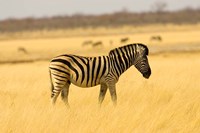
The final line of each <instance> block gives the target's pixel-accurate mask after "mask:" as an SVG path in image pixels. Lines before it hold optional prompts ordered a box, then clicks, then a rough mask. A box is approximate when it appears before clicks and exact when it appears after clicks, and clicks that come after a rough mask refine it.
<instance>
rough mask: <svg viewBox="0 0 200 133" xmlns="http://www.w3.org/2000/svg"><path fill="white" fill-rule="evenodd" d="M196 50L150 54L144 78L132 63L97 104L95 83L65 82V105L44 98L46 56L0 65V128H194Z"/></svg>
mask: <svg viewBox="0 0 200 133" xmlns="http://www.w3.org/2000/svg"><path fill="white" fill-rule="evenodd" d="M199 56H200V55H199V54H180V55H172V54H166V55H160V56H150V57H149V62H150V65H151V68H152V76H151V77H150V79H149V80H146V79H144V78H143V77H142V76H141V74H140V73H139V72H138V71H137V70H136V69H135V68H134V67H132V68H131V69H129V70H128V72H125V73H124V74H123V75H122V77H121V78H120V80H119V82H118V84H117V94H118V105H117V107H116V108H114V107H113V105H112V102H111V99H110V95H109V93H107V94H106V98H105V101H104V102H103V106H102V108H99V107H98V93H99V86H97V87H93V88H84V89H83V88H79V87H76V86H74V85H72V86H71V87H70V92H69V103H70V106H71V108H70V109H69V110H68V109H67V108H66V107H65V105H64V104H63V102H62V101H61V99H60V97H59V98H58V101H57V103H56V105H55V107H52V106H51V104H50V83H49V74H48V62H37V63H24V64H16V65H12V64H6V65H1V66H0V72H1V79H0V84H1V88H0V101H1V102H0V110H1V113H0V127H1V128H0V132H2V133H3V132H14V133H22V132H30V133H35V132H38V133H45V132H48V133H54V132H81V133H84V132H87V133H88V132H97V133H98V132H109V133H110V132H117V133H121V132H139V133H140V132H141V133H143V132H145V133H152V132H174V133H179V132H181V133H182V132H184V133H188V132H197V133H198V132H200V102H199V101H200V95H199V94H200V88H199V81H200V80H199V79H200V75H199V73H200V69H199V67H200V60H199Z"/></svg>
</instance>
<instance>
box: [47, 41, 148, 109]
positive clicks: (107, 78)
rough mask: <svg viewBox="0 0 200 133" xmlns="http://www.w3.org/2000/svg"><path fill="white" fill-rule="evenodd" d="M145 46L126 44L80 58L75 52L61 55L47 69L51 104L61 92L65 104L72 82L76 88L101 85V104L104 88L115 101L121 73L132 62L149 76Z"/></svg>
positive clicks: (146, 76) (145, 75) (144, 74)
mask: <svg viewBox="0 0 200 133" xmlns="http://www.w3.org/2000/svg"><path fill="white" fill-rule="evenodd" d="M147 55H148V48H147V47H146V46H145V45H143V44H129V45H126V46H123V47H119V48H115V49H113V50H111V51H110V52H109V55H108V56H98V57H83V56H77V55H70V54H69V55H67V54H65V55H60V56H57V57H55V58H53V59H52V60H51V62H50V66H49V68H50V69H49V71H50V77H51V83H52V95H51V98H52V103H53V104H54V103H55V102H56V99H57V97H58V95H59V93H60V92H61V97H62V99H63V101H64V102H65V103H66V105H67V106H68V92H69V86H70V84H71V83H73V84H74V85H76V86H79V87H92V86H96V85H99V84H100V85H101V87H100V94H99V103H100V104H101V103H102V101H103V99H104V97H105V93H106V91H107V88H109V91H110V94H111V97H112V100H113V102H114V103H116V99H117V97H116V87H115V84H116V83H117V81H118V79H119V77H120V75H121V74H122V73H123V72H125V71H126V70H127V69H128V68H129V67H131V66H132V65H135V66H136V68H137V69H138V70H139V71H140V72H141V73H142V74H143V76H144V77H145V78H149V76H150V74H151V69H150V67H149V64H148V59H147Z"/></svg>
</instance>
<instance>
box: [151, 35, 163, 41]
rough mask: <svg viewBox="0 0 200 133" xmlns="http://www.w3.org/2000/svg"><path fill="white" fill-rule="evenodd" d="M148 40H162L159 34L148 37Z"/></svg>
mask: <svg viewBox="0 0 200 133" xmlns="http://www.w3.org/2000/svg"><path fill="white" fill-rule="evenodd" d="M150 40H151V41H154V40H155V41H160V42H161V41H162V37H161V36H152V37H151V38H150Z"/></svg>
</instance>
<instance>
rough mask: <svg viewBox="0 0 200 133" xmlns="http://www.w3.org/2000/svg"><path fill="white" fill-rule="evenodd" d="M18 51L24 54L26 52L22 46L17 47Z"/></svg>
mask: <svg viewBox="0 0 200 133" xmlns="http://www.w3.org/2000/svg"><path fill="white" fill-rule="evenodd" d="M17 50H18V51H19V52H22V53H24V54H28V52H27V50H26V49H25V48H24V47H18V49H17Z"/></svg>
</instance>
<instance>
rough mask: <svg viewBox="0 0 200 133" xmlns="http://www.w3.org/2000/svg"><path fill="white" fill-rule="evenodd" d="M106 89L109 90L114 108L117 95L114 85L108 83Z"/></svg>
mask: <svg viewBox="0 0 200 133" xmlns="http://www.w3.org/2000/svg"><path fill="white" fill-rule="evenodd" d="M108 88H109V91H110V95H111V99H112V101H113V104H114V106H116V105H117V94H116V87H115V83H109V84H108Z"/></svg>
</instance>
